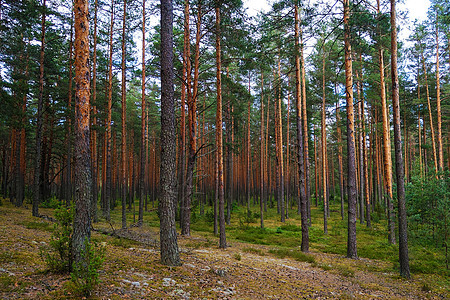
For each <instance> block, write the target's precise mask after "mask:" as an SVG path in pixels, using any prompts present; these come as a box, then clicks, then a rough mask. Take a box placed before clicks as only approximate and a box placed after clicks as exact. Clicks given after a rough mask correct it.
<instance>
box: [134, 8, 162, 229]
mask: <svg viewBox="0 0 450 300" xmlns="http://www.w3.org/2000/svg"><path fill="white" fill-rule="evenodd" d="M161 1H164V0H161ZM161 10H162V8H161ZM145 104H146V103H145V0H143V1H142V101H141V152H140V153H141V158H140V160H141V161H140V174H139V191H140V192H139V217H138V225H139V226H142V222H143V221H144V200H145V197H146V195H145V187H144V185H145V165H146V162H145V141H146V139H147V133H146V132H145V116H146V113H145V109H146V107H145V106H146V105H145Z"/></svg>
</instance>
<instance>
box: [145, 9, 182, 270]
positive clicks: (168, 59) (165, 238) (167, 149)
mask: <svg viewBox="0 0 450 300" xmlns="http://www.w3.org/2000/svg"><path fill="white" fill-rule="evenodd" d="M144 1H145V0H144ZM172 45H173V7H172V0H161V141H164V143H161V173H160V186H161V194H160V195H161V198H160V249H161V262H162V263H163V264H165V265H170V266H178V265H180V264H181V262H180V253H179V250H178V242H177V231H176V227H175V207H176V204H175V203H176V199H177V196H176V180H177V179H176V172H175V171H176V163H175V161H176V149H175V108H174V90H173V51H172Z"/></svg>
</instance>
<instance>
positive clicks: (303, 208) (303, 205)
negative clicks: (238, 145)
mask: <svg viewBox="0 0 450 300" xmlns="http://www.w3.org/2000/svg"><path fill="white" fill-rule="evenodd" d="M294 13H295V50H296V52H295V92H296V94H295V96H296V97H295V100H296V115H297V116H296V117H297V161H298V179H299V182H298V188H299V194H300V213H301V227H302V228H301V229H302V242H301V251H302V252H309V228H308V206H307V201H308V198H307V197H306V194H305V189H306V187H305V168H304V163H305V160H304V157H303V155H304V149H303V142H304V139H303V129H302V109H301V104H302V99H301V85H300V80H301V78H300V51H299V50H300V47H299V41H298V39H299V23H300V19H299V12H298V5H295V10H294Z"/></svg>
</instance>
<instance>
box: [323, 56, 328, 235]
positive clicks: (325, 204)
mask: <svg viewBox="0 0 450 300" xmlns="http://www.w3.org/2000/svg"><path fill="white" fill-rule="evenodd" d="M322 52H323V53H322V163H323V167H322V179H323V184H322V188H323V232H324V234H328V223H327V221H328V220H327V217H328V198H327V170H326V169H327V168H326V167H325V165H326V163H327V159H326V153H327V136H326V134H327V132H326V122H325V121H326V111H325V103H326V97H325V53H324V49H322Z"/></svg>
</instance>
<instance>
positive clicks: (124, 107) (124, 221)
mask: <svg viewBox="0 0 450 300" xmlns="http://www.w3.org/2000/svg"><path fill="white" fill-rule="evenodd" d="M126 15H127V0H124V1H123V19H122V145H121V148H122V149H121V150H122V161H121V168H120V170H121V175H120V177H121V183H122V184H121V185H122V187H121V188H122V228H127V216H126V203H127V175H126V168H127V167H126V160H127V152H126V151H127V150H126V149H127V135H126V130H127V124H126V112H127V98H126V93H127V82H126V65H125V64H126V52H125V27H126V26H125V25H126V23H125V22H126Z"/></svg>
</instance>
